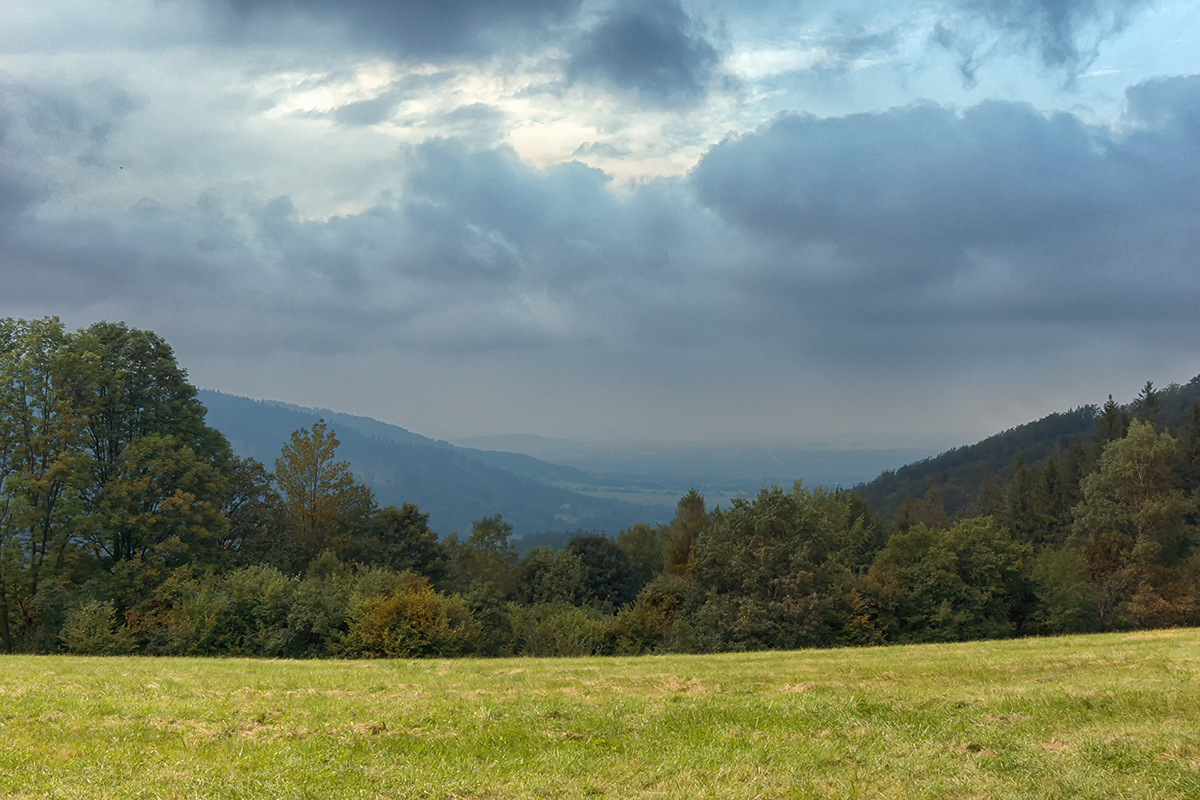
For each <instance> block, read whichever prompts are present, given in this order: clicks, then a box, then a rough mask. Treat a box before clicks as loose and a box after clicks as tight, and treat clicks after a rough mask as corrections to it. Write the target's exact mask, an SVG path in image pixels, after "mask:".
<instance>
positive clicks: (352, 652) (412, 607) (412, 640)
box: [334, 572, 479, 658]
mask: <svg viewBox="0 0 1200 800" xmlns="http://www.w3.org/2000/svg"><path fill="white" fill-rule="evenodd" d="M478 636H479V626H478V624H476V623H475V620H474V618H473V617H472V615H471V611H470V609H469V608H468V607H467V604H466V602H465V601H464V600H463V598H462V597H460V596H458V595H455V596H453V597H445V596H444V595H442V594H439V593H438V592H437V591H436V590H435V589H434V588H433V586H432V585H431V584H430V583H429V579H428V578H426V577H424V576H423V575H417V574H415V573H412V572H406V573H403V574H402V575H401V580H400V585H399V586H397V587H396V588H394V589H392V590H390V591H387V592H384V593H381V594H371V595H367V596H360V597H357V598H356V599H355V600H353V601H352V603H351V605H350V609H349V612H348V614H347V631H346V633H345V634H344V635H343V636H342V637H341V638H340V639H339V640H338V642H337V643H336V645H335V646H334V652H335V653H337V654H338V655H341V656H345V657H348V658H381V657H383V658H413V657H421V656H438V657H442V658H444V657H447V656H460V655H465V654H467V653H469V652H472V651H473V650H474V645H475V640H476V639H477V638H478Z"/></svg>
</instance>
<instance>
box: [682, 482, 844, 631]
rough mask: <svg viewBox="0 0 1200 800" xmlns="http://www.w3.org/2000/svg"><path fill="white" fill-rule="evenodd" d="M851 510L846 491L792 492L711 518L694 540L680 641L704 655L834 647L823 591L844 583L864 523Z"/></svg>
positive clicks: (738, 504) (776, 491) (774, 492)
mask: <svg viewBox="0 0 1200 800" xmlns="http://www.w3.org/2000/svg"><path fill="white" fill-rule="evenodd" d="M849 511H850V504H849V502H848V500H847V497H846V495H844V494H843V493H841V492H833V491H829V490H826V489H821V488H817V489H808V488H806V487H804V486H801V485H800V484H796V486H795V487H794V488H793V489H792V490H791V491H789V492H785V491H783V490H782V489H780V488H779V487H774V488H771V489H763V490H761V491H760V492H759V494H758V497H757V498H756V499H755V500H754V502H749V501H746V500H741V499H738V500H734V502H733V505H732V506H731V507H730V508H729V510H728V511H725V512H721V513H718V514H715V515H714V518H713V519H712V522H711V524H710V525H709V526H708V528H707V529H706V530H705V531H704V532H703V533H702V534H700V536H699V537H698V538H697V540H696V545H695V553H694V557H693V562H694V564H695V570H694V576H693V584H692V588H691V589H690V592H689V602H688V607H687V609H686V610H685V612H684V614H683V617H682V620H681V624H683V625H684V626H685V627H686V629H687V630H686V633H683V634H681V635H682V636H683V638H684V639H685V640H687V641H689V642H692V643H694V646H695V647H696V648H697V649H700V650H703V651H715V650H725V649H735V650H761V649H767V648H797V647H806V646H813V645H821V644H829V643H831V642H832V641H833V640H834V638H835V636H836V631H835V627H836V625H837V624H838V623H837V621H834V620H831V619H829V618H828V612H829V610H830V608H829V592H830V589H831V588H832V587H833V586H835V585H838V584H840V583H842V582H844V581H846V580H848V579H849V577H850V575H851V569H850V565H851V564H852V563H853V562H854V561H855V560H856V553H855V550H856V549H857V548H856V545H857V543H858V541H859V540H860V539H861V538H862V536H860V535H858V534H856V533H855V532H854V531H853V530H851V528H854V527H855V526H858V527H859V528H861V526H863V524H864V521H863V519H862V517H861V516H860V517H859V518H857V519H854V520H851V519H850V518H849V516H850V515H849Z"/></svg>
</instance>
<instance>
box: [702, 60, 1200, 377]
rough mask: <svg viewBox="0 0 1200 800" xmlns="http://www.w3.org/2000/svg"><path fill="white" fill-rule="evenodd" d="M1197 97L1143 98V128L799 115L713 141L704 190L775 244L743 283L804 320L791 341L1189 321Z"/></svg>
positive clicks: (896, 115) (1181, 83)
mask: <svg viewBox="0 0 1200 800" xmlns="http://www.w3.org/2000/svg"><path fill="white" fill-rule="evenodd" d="M1198 100H1200V83H1198V82H1197V81H1196V80H1195V79H1194V78H1189V79H1178V80H1175V81H1170V82H1164V83H1159V82H1152V83H1148V84H1143V85H1141V86H1138V87H1135V88H1133V89H1131V90H1130V92H1129V106H1130V117H1131V119H1134V120H1136V121H1137V122H1138V123H1139V127H1137V128H1136V129H1135V130H1134V131H1132V132H1129V133H1117V132H1114V131H1113V130H1111V129H1108V128H1098V127H1090V126H1088V125H1085V124H1084V123H1083V122H1081V121H1080V120H1079V119H1078V118H1076V117H1074V116H1072V115H1068V114H1051V115H1043V114H1041V113H1038V112H1037V111H1035V110H1034V109H1033V108H1032V107H1030V106H1027V105H1022V104H1014V103H1003V102H996V101H990V102H985V103H982V104H980V105H978V106H975V107H973V108H970V109H967V110H966V111H964V112H962V113H956V112H955V111H953V110H952V109H948V108H944V107H939V106H934V105H916V106H909V107H905V108H898V109H893V110H890V111H887V112H882V113H876V114H856V115H850V116H847V117H842V118H831V119H818V118H815V117H811V116H802V115H790V116H785V117H783V118H780V119H778V120H775V121H773V122H772V123H770V124H768V125H765V126H763V127H762V128H760V129H759V130H758V131H756V132H754V133H751V134H747V135H745V136H742V137H738V138H733V139H730V140H727V141H726V142H724V143H722V144H721V145H719V146H718V147H716V148H714V149H713V150H712V151H711V152H709V153H708V154H707V155H706V156H705V158H704V159H703V160H702V161H701V162H700V164H699V165H698V166H697V167H696V169H695V170H694V171H693V173H692V176H691V183H692V185H693V186H694V187H695V189H696V192H697V194H698V196H699V198H700V200H701V201H702V202H703V203H705V204H706V205H707V206H708V207H710V208H712V209H713V210H714V211H716V212H717V213H718V214H720V215H721V217H722V218H723V219H725V220H726V221H728V222H729V223H731V224H733V225H736V226H738V227H739V228H741V229H742V230H744V231H746V232H747V233H748V234H749V235H751V236H755V237H758V238H759V239H760V240H761V241H762V245H761V247H760V250H759V253H758V255H757V258H756V259H754V260H753V261H750V262H747V268H746V272H745V280H746V283H747V285H748V286H751V287H753V288H752V289H750V291H753V292H754V293H755V294H757V296H758V297H759V299H760V300H761V301H762V303H763V304H764V305H767V306H775V307H776V309H777V310H776V313H777V314H778V315H779V316H780V318H782V313H783V311H784V309H787V308H790V309H791V310H792V312H793V314H794V315H795V317H797V318H798V319H800V320H807V322H797V323H795V324H791V325H788V326H785V328H784V330H786V329H787V328H790V329H791V331H792V335H794V336H811V335H813V330H814V329H822V328H823V329H825V330H827V331H837V332H839V335H837V336H833V335H831V336H828V337H827V338H828V339H829V340H830V342H835V341H839V340H840V344H839V348H841V347H851V349H853V348H858V350H859V351H860V354H861V353H862V352H864V351H866V350H870V349H872V348H879V346H880V345H881V344H882V343H883V342H884V341H885V340H884V339H883V338H881V334H882V332H883V331H887V333H886V334H883V335H886V336H887V337H888V338H887V340H886V341H889V342H890V343H891V347H895V346H900V347H901V348H902V349H904V350H906V351H907V352H908V357H909V358H914V357H917V356H916V354H917V353H919V352H920V351H921V349H922V348H925V349H926V350H927V352H931V353H933V352H940V353H948V352H953V351H959V352H961V353H971V352H975V353H978V352H979V350H978V349H977V348H978V347H979V346H980V345H981V344H982V345H985V349H989V350H990V349H995V348H996V347H999V348H1001V349H1003V348H1005V347H1007V346H1009V345H1008V342H1011V341H1012V340H1011V339H1009V340H1004V342H1005V343H1001V342H1000V341H993V342H991V343H988V342H986V341H985V340H987V339H989V338H991V337H994V336H996V332H997V330H1002V329H1008V333H1007V334H1006V335H1007V336H1013V335H1017V336H1020V335H1021V334H1020V331H1021V328H1022V327H1024V328H1025V329H1026V331H1027V330H1029V326H1046V325H1066V324H1072V325H1077V326H1078V327H1077V328H1076V333H1078V332H1079V331H1083V330H1088V331H1090V332H1091V334H1089V335H1094V334H1096V333H1097V332H1101V331H1106V330H1107V331H1112V330H1115V329H1116V328H1114V327H1113V326H1117V327H1123V328H1125V330H1127V331H1128V330H1130V328H1128V327H1125V326H1134V327H1136V326H1137V325H1139V324H1142V323H1144V322H1145V320H1146V319H1147V314H1152V315H1153V316H1154V317H1155V322H1156V323H1157V324H1165V323H1166V322H1167V320H1170V321H1171V322H1172V323H1174V324H1178V325H1180V326H1183V327H1185V328H1187V329H1193V328H1195V327H1196V320H1195V315H1194V312H1193V308H1194V305H1195V303H1196V302H1198V301H1200V284H1198V282H1197V275H1196V271H1195V263H1194V255H1193V254H1194V253H1195V252H1200V250H1197V247H1198V246H1200V241H1197V233H1196V229H1195V225H1194V223H1193V222H1190V221H1189V220H1194V219H1195V218H1196V215H1197V214H1198V213H1200V137H1198V136H1196V130H1197V128H1196V126H1195V123H1194V120H1195V116H1194V109H1195V107H1196V106H1195V104H1196V102H1197V101H1198ZM1189 110H1190V111H1189ZM1189 113H1191V114H1193V116H1191V117H1188V114H1189ZM1180 119H1185V120H1191V121H1187V122H1185V123H1183V124H1180V123H1179V122H1178V121H1179V120H1180ZM1168 286H1169V287H1170V289H1169V290H1168V289H1167V287H1168ZM1152 309H1153V311H1152ZM952 329H953V330H954V331H955V332H954V334H953V337H954V338H946V337H948V336H949V335H950V334H949V333H948V332H949V331H950V330H952ZM972 332H974V333H975V334H978V335H977V336H976V335H972ZM985 332H986V335H984V333H985ZM1101 335H1105V334H1101ZM1135 335H1139V334H1135ZM980 337H982V338H980ZM889 349H890V348H889ZM876 352H877V353H878V352H879V351H878V350H876ZM888 357H889V358H895V354H894V353H892V354H890V355H889V356H888Z"/></svg>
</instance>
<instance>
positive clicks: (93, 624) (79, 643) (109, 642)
mask: <svg viewBox="0 0 1200 800" xmlns="http://www.w3.org/2000/svg"><path fill="white" fill-rule="evenodd" d="M59 637H60V638H61V640H62V643H63V647H64V648H66V650H67V651H69V652H71V653H79V654H81V655H90V656H111V655H121V654H123V653H128V652H130V651H132V650H133V637H132V635H131V634H130V632H129V629H128V628H126V627H125V626H124V625H122V626H121V627H119V628H118V627H117V611H116V608H115V607H114V606H113V604H112V601H103V602H101V601H99V600H95V601H92V602H90V603H84V604H83V605H81V606H79V607H78V608H76V609H75V610H73V611H72V612H71V613H69V614H68V615H67V622H66V624H65V625H63V629H62V631H61V633H60V634H59Z"/></svg>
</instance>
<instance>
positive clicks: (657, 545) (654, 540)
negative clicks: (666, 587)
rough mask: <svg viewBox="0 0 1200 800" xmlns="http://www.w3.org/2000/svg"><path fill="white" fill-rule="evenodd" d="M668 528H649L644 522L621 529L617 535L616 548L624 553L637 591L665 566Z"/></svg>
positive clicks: (664, 526) (659, 526)
mask: <svg viewBox="0 0 1200 800" xmlns="http://www.w3.org/2000/svg"><path fill="white" fill-rule="evenodd" d="M669 535H670V528H669V527H668V526H666V525H657V526H655V527H651V526H649V525H647V524H646V523H644V522H639V523H637V524H636V525H633V526H631V527H628V528H625V529H623V530H622V531H621V532H620V533H619V534H617V547H619V548H621V550H623V551H624V552H625V557H626V558H627V559H629V566H630V568H631V569H632V570H633V574H634V577H635V579H636V580H637V585H638V589H639V590H640V589H641V587H643V586H645V585H646V584H647V583H649V582H650V581H652V580H654V577H655V576H656V575H660V574H662V572H663V568H664V566H665V558H664V556H665V553H664V550H665V548H666V543H667V539H668V536H669Z"/></svg>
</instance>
